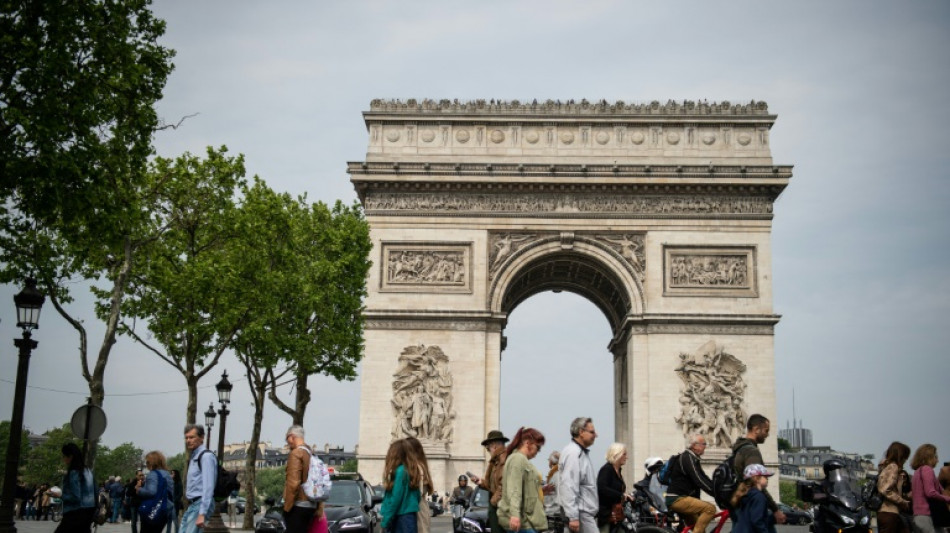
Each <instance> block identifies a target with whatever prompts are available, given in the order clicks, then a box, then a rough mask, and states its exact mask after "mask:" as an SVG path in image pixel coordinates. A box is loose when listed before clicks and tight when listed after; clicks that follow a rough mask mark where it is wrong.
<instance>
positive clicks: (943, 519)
mask: <svg viewBox="0 0 950 533" xmlns="http://www.w3.org/2000/svg"><path fill="white" fill-rule="evenodd" d="M927 505H929V506H930V519H931V520H933V523H934V527H935V528H941V527H948V526H950V507H947V503H946V502H944V501H943V500H927Z"/></svg>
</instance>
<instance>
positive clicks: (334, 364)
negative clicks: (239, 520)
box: [228, 180, 369, 528]
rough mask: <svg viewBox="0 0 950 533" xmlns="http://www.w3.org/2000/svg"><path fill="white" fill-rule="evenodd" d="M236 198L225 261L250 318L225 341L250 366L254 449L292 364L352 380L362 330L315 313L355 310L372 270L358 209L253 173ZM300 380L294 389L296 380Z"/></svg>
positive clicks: (250, 470) (249, 476)
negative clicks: (295, 194) (275, 390)
mask: <svg viewBox="0 0 950 533" xmlns="http://www.w3.org/2000/svg"><path fill="white" fill-rule="evenodd" d="M243 198H244V200H243V202H242V205H241V207H240V209H238V210H237V212H236V215H237V217H236V220H235V223H234V227H235V228H237V230H238V231H237V234H238V238H236V239H235V240H234V241H233V242H232V246H231V247H230V250H231V253H232V254H233V256H232V259H231V260H230V261H229V263H228V264H230V265H232V268H233V269H234V270H235V271H237V272H241V277H242V283H241V284H240V285H241V287H244V288H245V290H244V292H243V299H244V300H245V301H247V302H248V303H249V304H250V308H249V319H248V321H247V323H246V324H245V325H244V327H242V328H241V330H240V331H238V332H237V333H236V335H235V337H234V341H233V343H232V346H233V348H234V351H235V354H236V355H237V357H238V359H239V360H240V361H241V362H242V363H243V365H244V367H245V369H246V371H247V377H248V380H247V383H248V386H249V388H250V391H251V397H252V398H253V400H254V425H253V429H252V434H251V440H250V444H249V449H250V450H255V449H257V445H258V443H259V442H260V432H261V423H262V420H263V416H264V406H265V403H266V399H267V392H268V389H269V387H271V386H272V385H273V384H274V383H275V382H276V381H278V380H279V379H281V378H282V377H283V375H284V374H286V373H287V372H288V371H289V370H291V369H302V370H303V372H309V373H314V372H322V373H325V374H332V375H334V376H336V377H338V378H342V379H351V378H352V376H353V374H354V368H355V364H356V362H358V361H359V358H360V356H361V354H362V351H361V348H362V345H361V344H360V342H359V341H358V340H356V341H355V342H353V341H354V339H355V338H356V337H361V335H362V327H361V326H362V323H361V322H360V321H359V320H355V321H352V322H350V323H346V324H344V323H341V322H334V323H332V324H330V326H332V327H335V328H339V330H345V332H344V333H343V334H340V331H339V330H335V331H334V332H333V333H332V334H331V333H329V332H328V331H329V330H328V329H326V328H325V327H324V326H325V325H324V324H321V321H326V320H329V319H330V317H327V316H324V315H323V314H322V313H321V312H320V311H317V310H319V309H322V308H328V309H332V310H333V311H334V312H335V313H340V314H343V315H344V316H348V317H353V316H354V315H356V316H358V315H359V311H360V305H361V297H362V295H363V291H364V290H365V289H364V286H365V282H364V280H365V277H366V274H367V270H368V268H369V262H368V261H367V259H366V255H367V253H368V250H369V231H368V228H367V227H366V224H365V223H363V224H362V225H360V224H353V223H351V222H354V221H355V222H360V221H361V220H360V218H359V211H358V210H357V209H356V208H355V207H354V208H353V209H346V208H344V207H343V206H342V205H341V204H337V206H336V207H335V208H334V210H332V211H331V210H330V209H329V208H328V207H327V206H326V205H324V204H322V203H316V204H313V205H308V204H307V202H306V198H298V199H296V200H294V199H293V198H292V197H291V196H290V195H288V194H280V193H276V192H274V191H273V190H271V189H270V188H268V187H267V186H266V185H265V184H264V183H263V182H261V181H260V180H255V182H254V184H253V185H252V186H251V187H249V188H245V190H244V193H243ZM361 251H362V252H363V253H362V254H361V253H360V252H361ZM348 289H350V290H351V291H354V292H351V293H348V292H346V291H347V290H348ZM350 306H352V308H351V307H350ZM333 318H334V319H335V318H336V317H335V316H334V317H333ZM354 336H355V337H354ZM314 363H317V364H314ZM297 383H298V386H301V385H300V383H301V382H300V380H299V377H298V381H297ZM304 407H305V406H304ZM302 412H303V411H302V410H301V418H302ZM255 458H256V457H255V455H254V454H253V453H249V454H248V456H247V461H246V464H245V477H246V481H247V483H246V485H247V487H248V489H249V490H248V496H247V497H248V499H252V500H253V499H254V498H255V494H254V489H255V486H256V485H255V475H256V462H255ZM253 526H254V524H253V517H252V516H249V515H248V516H245V518H244V527H245V528H253Z"/></svg>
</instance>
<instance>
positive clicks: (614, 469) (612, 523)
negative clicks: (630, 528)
mask: <svg viewBox="0 0 950 533" xmlns="http://www.w3.org/2000/svg"><path fill="white" fill-rule="evenodd" d="M626 463H627V447H626V446H624V445H623V444H622V443H619V442H615V443H613V444H611V445H610V446H609V447H608V448H607V462H606V463H604V466H602V467H601V468H600V472H598V473H597V499H598V500H599V508H598V510H597V527H598V529H600V533H610V531H611V530H614V529H616V527H617V525H618V524H620V523H621V522H623V502H624V500H625V499H630V497H629V496H627V494H626V493H627V484H626V483H624V481H623V475H621V473H620V469H621V468H623V465H625V464H626Z"/></svg>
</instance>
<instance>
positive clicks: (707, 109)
mask: <svg viewBox="0 0 950 533" xmlns="http://www.w3.org/2000/svg"><path fill="white" fill-rule="evenodd" d="M392 115H398V116H401V117H403V118H405V119H409V118H410V117H418V118H423V117H424V118H426V119H428V118H431V119H445V118H473V117H492V118H500V117H505V118H516V117H552V118H553V117H565V118H567V117H570V118H578V117H590V118H592V119H593V118H595V117H597V118H602V117H618V118H624V119H629V118H647V117H649V118H662V119H674V118H681V117H691V118H696V119H701V118H705V117H717V118H720V119H722V118H727V117H728V118H733V119H738V118H751V117H755V118H757V119H760V120H764V121H767V122H770V123H771V122H774V121H775V118H776V117H775V115H770V114H769V106H768V104H766V103H765V102H761V101H758V102H757V101H755V100H752V101H750V102H748V103H745V104H738V103H732V102H729V101H723V102H712V103H709V102H707V101H705V100H704V101H692V100H684V101H682V102H679V101H674V100H668V101H667V102H666V103H665V104H661V103H660V102H659V101H657V100H654V101H652V102H649V103H627V102H624V101H622V100H617V101H615V102H607V101H606V100H599V101H597V102H589V101H588V100H586V99H582V100H580V101H575V100H566V101H563V102H562V101H561V100H545V101H543V102H539V101H538V100H532V101H530V102H521V101H519V100H510V101H503V100H469V101H464V102H463V101H459V100H458V99H454V100H449V99H446V98H443V99H441V100H432V99H428V98H426V99H423V100H416V99H415V98H410V99H408V100H406V101H405V102H404V101H402V100H398V99H390V100H384V99H379V98H377V99H374V100H372V101H371V102H370V108H369V111H365V112H364V113H363V117H364V119H365V120H366V121H367V122H369V121H370V120H373V121H375V120H386V119H387V118H389V119H390V120H391V119H392V118H394V117H392Z"/></svg>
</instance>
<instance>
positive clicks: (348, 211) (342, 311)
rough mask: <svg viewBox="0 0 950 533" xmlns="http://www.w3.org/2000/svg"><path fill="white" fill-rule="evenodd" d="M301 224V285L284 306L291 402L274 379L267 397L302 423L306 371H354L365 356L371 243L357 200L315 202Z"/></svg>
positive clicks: (338, 375) (343, 376) (342, 375)
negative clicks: (290, 337) (290, 336)
mask: <svg viewBox="0 0 950 533" xmlns="http://www.w3.org/2000/svg"><path fill="white" fill-rule="evenodd" d="M301 201H303V200H301ZM300 224H301V226H300V227H299V229H296V230H295V237H296V238H297V239H299V240H300V242H299V244H298V245H297V246H299V247H300V250H301V252H300V260H301V261H303V263H302V264H301V266H302V268H303V269H304V270H303V272H304V275H303V276H302V279H301V280H300V283H301V284H302V286H301V289H302V290H301V291H299V292H296V293H295V296H294V299H295V300H296V305H295V306H294V307H293V308H288V309H287V310H286V311H287V313H289V314H291V315H292V317H285V318H286V319H287V320H288V321H292V322H293V323H294V326H293V328H294V330H295V331H296V333H295V335H294V344H293V345H288V346H287V347H288V348H290V349H289V350H287V351H286V352H284V353H285V360H286V361H287V362H288V364H289V366H290V368H291V369H292V371H293V374H294V378H295V379H294V389H295V392H294V399H293V404H292V405H291V404H289V403H285V402H284V401H283V400H282V399H281V398H280V397H279V396H278V394H277V387H278V384H279V383H278V381H277V380H276V379H272V380H271V383H270V391H269V393H268V397H269V398H270V399H271V401H272V402H274V404H275V405H277V407H278V408H279V409H281V410H282V411H284V412H286V413H287V414H289V415H290V416H291V418H292V420H293V423H294V424H300V425H303V420H304V415H305V413H306V409H307V405H308V404H309V402H310V389H309V388H308V387H307V381H308V378H309V377H310V376H312V375H315V374H324V375H327V376H331V377H333V378H335V379H337V380H352V379H354V378H355V377H356V369H357V365H358V364H359V361H360V359H362V357H363V314H362V311H363V298H365V296H366V276H367V274H368V273H369V268H370V265H371V263H370V261H369V259H368V258H369V252H370V249H371V248H372V244H371V242H370V239H369V225H368V224H367V223H366V220H365V219H364V218H363V212H362V210H361V209H360V207H359V205H358V204H354V205H352V206H350V207H347V206H345V205H343V203H342V202H339V201H337V202H336V204H335V205H334V206H333V208H332V209H330V208H329V207H327V206H326V205H324V204H322V203H316V204H313V205H311V206H310V207H309V209H308V210H307V216H306V217H303V218H301V219H300Z"/></svg>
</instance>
